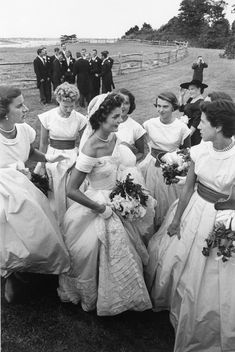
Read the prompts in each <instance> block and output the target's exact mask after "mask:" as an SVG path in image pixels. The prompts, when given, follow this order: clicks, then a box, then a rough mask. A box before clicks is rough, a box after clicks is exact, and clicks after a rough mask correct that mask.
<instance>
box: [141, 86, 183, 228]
mask: <svg viewBox="0 0 235 352" xmlns="http://www.w3.org/2000/svg"><path fill="white" fill-rule="evenodd" d="M154 106H155V107H156V108H157V111H158V114H159V117H156V118H152V119H150V120H147V121H145V122H144V124H143V126H144V128H145V130H146V131H147V135H148V138H149V144H150V148H151V151H150V153H149V154H148V156H147V157H146V158H145V160H144V161H143V162H142V163H141V165H140V166H141V170H142V172H143V174H144V178H145V182H146V186H147V189H148V190H149V191H150V194H151V195H152V197H154V198H155V199H156V200H157V208H156V218H155V226H156V227H159V226H160V225H161V223H162V221H163V218H164V216H165V215H166V212H167V210H168V209H169V207H170V205H171V204H172V203H173V202H174V201H175V200H176V199H177V198H178V197H179V194H180V192H181V190H182V187H181V186H179V185H177V184H171V185H166V183H165V181H164V178H163V175H162V170H161V168H160V163H161V160H160V159H159V156H160V155H161V156H163V155H164V154H165V153H167V152H173V151H175V150H177V149H178V148H179V147H181V146H182V147H185V148H186V147H189V146H190V130H189V129H188V127H187V126H186V125H185V124H184V123H183V122H181V121H180V120H179V119H177V118H176V117H175V116H174V111H175V110H177V109H178V101H177V98H176V96H175V94H174V93H172V92H162V93H160V94H159V95H158V97H157V99H156V104H154Z"/></svg>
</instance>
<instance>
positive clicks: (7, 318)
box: [0, 43, 235, 352]
mask: <svg viewBox="0 0 235 352" xmlns="http://www.w3.org/2000/svg"><path fill="white" fill-rule="evenodd" d="M141 45H142V46H140V44H139V43H137V44H133V46H132V47H131V46H130V44H129V43H128V45H126V46H125V48H124V47H123V48H121V49H122V50H120V47H115V44H109V46H108V50H109V51H110V53H111V54H112V53H113V54H116V53H118V52H120V51H121V52H122V53H124V52H125V51H126V52H140V51H143V44H141ZM80 46H81V48H82V47H83V45H80ZM84 46H85V47H88V45H84ZM92 47H93V45H92ZM95 47H97V49H98V51H100V50H103V49H104V45H103V46H102V45H100V46H98V45H96V46H95ZM106 47H107V45H106ZM145 48H146V49H145V50H146V52H147V51H150V50H156V49H155V48H151V47H150V46H145ZM50 49H52V48H48V52H49V53H50V54H51V52H52V50H50ZM71 49H72V51H73V53H74V52H75V49H76V48H73V47H71ZM73 49H74V50H73ZM124 50H125V51H124ZM76 51H77V50H76ZM219 52H221V51H219V50H210V49H196V48H190V49H189V56H188V57H187V58H185V59H184V60H183V61H179V62H177V63H175V64H172V65H170V66H165V67H159V68H155V69H152V70H146V71H142V72H136V73H130V74H128V75H122V76H116V77H115V84H116V88H121V87H125V88H127V89H129V90H130V91H132V93H133V94H134V95H135V97H136V105H137V108H136V110H135V112H134V113H133V117H134V118H135V119H136V120H137V121H139V122H143V121H145V120H147V119H149V118H152V117H154V116H156V109H155V107H154V106H153V103H154V102H155V99H156V96H157V94H159V93H160V91H163V90H171V91H173V92H175V93H176V94H178V89H179V84H180V83H182V82H185V81H189V80H191V78H192V74H193V71H192V69H191V65H192V62H193V61H194V60H195V58H196V57H197V56H198V55H202V56H203V57H204V59H205V61H206V62H207V63H208V65H209V67H208V69H205V70H204V82H205V83H207V84H208V85H209V88H208V89H207V91H208V92H209V91H213V90H223V91H225V92H227V93H229V94H230V95H231V96H232V97H233V99H235V90H234V82H235V61H234V60H226V59H220V58H219V56H218V55H219ZM0 55H1V56H2V57H3V56H4V55H5V56H4V57H5V60H6V59H8V61H10V60H9V57H11V59H12V58H14V60H15V61H16V59H19V60H21V61H23V58H24V59H25V61H28V60H32V59H33V58H34V57H35V49H32V48H30V49H14V50H13V49H11V50H10V52H9V49H0ZM11 61H13V59H12V60H11ZM1 68H2V67H1V66H0V70H1ZM9 75H10V78H11V79H12V75H11V72H9ZM23 93H24V97H25V102H26V105H27V106H28V107H29V108H30V112H29V115H28V123H29V124H30V125H32V126H33V127H34V128H35V129H36V131H37V139H36V142H35V146H36V147H37V146H38V141H39V122H38V119H37V114H38V113H40V112H42V111H45V110H48V109H51V108H52V107H54V106H55V105H51V106H49V107H46V108H43V107H42V106H41V105H40V104H39V93H38V90H37V89H35V88H30V89H26V88H25V89H23ZM205 94H206V92H205ZM78 110H79V111H80V112H82V113H85V110H84V109H80V108H78ZM56 286H57V281H56V278H55V277H51V276H48V277H46V276H43V275H42V276H39V277H38V278H37V279H35V277H32V285H31V293H30V299H26V302H25V303H21V304H17V305H9V304H7V303H6V302H5V301H4V299H2V351H3V352H44V351H46V352H62V351H63V352H65V351H68V352H93V351H94V352H132V351H133V352H165V351H166V352H171V351H172V350H173V341H174V333H173V329H172V328H171V325H170V323H169V319H168V313H167V312H162V313H153V312H151V311H146V312H143V313H135V312H127V313H124V314H121V315H119V316H116V317H102V318H101V317H97V316H96V314H95V312H94V313H85V312H83V311H82V309H81V307H80V306H79V305H78V306H74V305H72V304H62V303H60V302H59V300H58V298H57V295H56ZM2 291H3V290H2ZM2 295H3V292H2Z"/></svg>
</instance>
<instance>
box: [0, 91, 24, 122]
mask: <svg viewBox="0 0 235 352" xmlns="http://www.w3.org/2000/svg"><path fill="white" fill-rule="evenodd" d="M21 94H22V93H21V90H20V89H19V88H16V87H12V86H0V120H3V119H5V118H6V115H7V114H8V112H9V105H10V104H11V103H12V101H13V100H14V99H15V98H17V97H19V96H20V95H21Z"/></svg>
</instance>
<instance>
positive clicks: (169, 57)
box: [167, 51, 171, 65]
mask: <svg viewBox="0 0 235 352" xmlns="http://www.w3.org/2000/svg"><path fill="white" fill-rule="evenodd" d="M167 63H168V65H169V64H170V63H171V52H170V51H168V58H167Z"/></svg>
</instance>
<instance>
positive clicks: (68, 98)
mask: <svg viewBox="0 0 235 352" xmlns="http://www.w3.org/2000/svg"><path fill="white" fill-rule="evenodd" d="M54 94H55V97H56V100H57V101H58V103H61V102H70V103H73V102H76V101H77V100H78V98H79V91H78V89H77V87H75V86H74V85H73V84H70V83H68V82H64V83H62V84H60V85H59V86H58V87H57V88H56V90H55V93H54Z"/></svg>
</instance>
